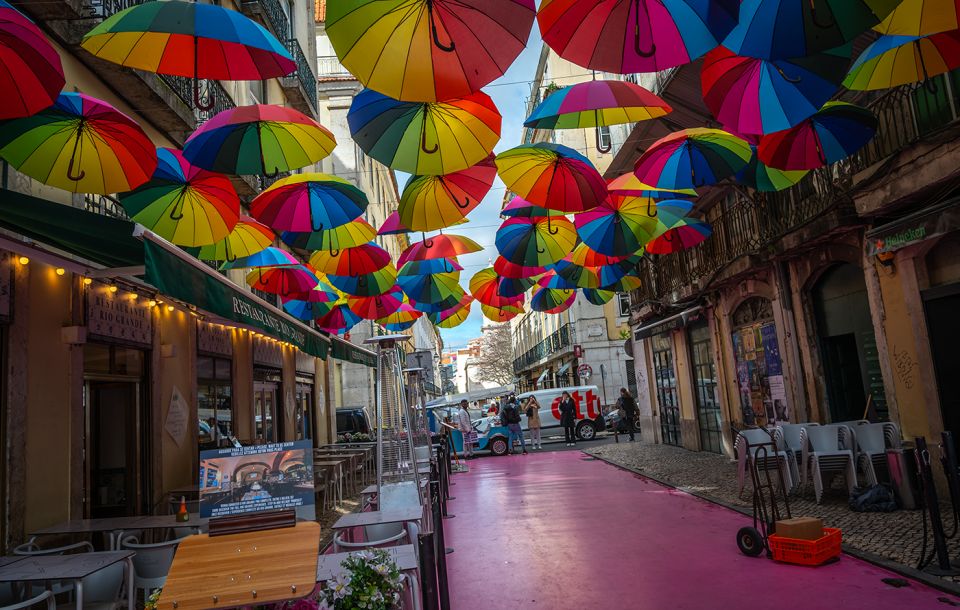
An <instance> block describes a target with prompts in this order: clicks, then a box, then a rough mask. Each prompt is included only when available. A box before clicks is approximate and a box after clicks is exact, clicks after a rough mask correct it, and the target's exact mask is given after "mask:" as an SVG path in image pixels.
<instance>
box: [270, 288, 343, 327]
mask: <svg viewBox="0 0 960 610" xmlns="http://www.w3.org/2000/svg"><path fill="white" fill-rule="evenodd" d="M280 300H281V301H283V309H284V311H286V312H287V313H288V314H290V315H291V316H293V317H295V318H297V319H298V320H303V321H305V322H309V321H310V320H314V319H316V318H319V317H321V316H325V315H327V314H328V313H330V311H331V310H332V309H333V307H334V303H335V302H336V301H337V297H336V295H334V299H333V301H329V302H319V301H303V300H300V299H292V298H281V299H280Z"/></svg>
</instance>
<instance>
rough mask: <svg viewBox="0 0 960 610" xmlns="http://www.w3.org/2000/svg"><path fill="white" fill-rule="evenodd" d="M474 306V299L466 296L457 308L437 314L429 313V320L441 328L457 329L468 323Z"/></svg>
mask: <svg viewBox="0 0 960 610" xmlns="http://www.w3.org/2000/svg"><path fill="white" fill-rule="evenodd" d="M472 304H473V297H472V296H470V295H469V294H464V295H463V298H462V299H460V302H458V303H457V304H456V305H455V306H453V307H451V308H450V309H445V310H443V311H439V312H436V313H428V314H427V318H428V319H429V320H430V321H431V322H432V323H433V324H435V325H436V326H438V327H440V328H455V327H457V326H460V325H461V324H463V323H464V321H466V319H467V316H469V315H470V306H471V305H472Z"/></svg>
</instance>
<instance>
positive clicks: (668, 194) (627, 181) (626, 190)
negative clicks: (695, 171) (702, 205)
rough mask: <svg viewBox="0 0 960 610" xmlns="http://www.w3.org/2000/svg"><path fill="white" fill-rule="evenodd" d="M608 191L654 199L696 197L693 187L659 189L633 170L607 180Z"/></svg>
mask: <svg viewBox="0 0 960 610" xmlns="http://www.w3.org/2000/svg"><path fill="white" fill-rule="evenodd" d="M607 191H608V192H609V193H610V194H611V195H621V196H632V197H653V198H654V199H672V198H674V197H696V196H697V191H695V190H693V189H657V188H654V187H652V186H650V185H649V184H644V183H642V182H640V179H639V178H637V175H636V174H634V173H633V172H630V173H629V174H623V175H622V176H617V177H616V178H614V179H612V180H610V181H609V182H607Z"/></svg>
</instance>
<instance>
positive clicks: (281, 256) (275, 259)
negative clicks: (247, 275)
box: [220, 246, 300, 270]
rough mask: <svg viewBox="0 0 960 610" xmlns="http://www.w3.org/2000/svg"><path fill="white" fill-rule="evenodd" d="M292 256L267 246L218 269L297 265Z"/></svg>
mask: <svg viewBox="0 0 960 610" xmlns="http://www.w3.org/2000/svg"><path fill="white" fill-rule="evenodd" d="M299 264H300V261H298V260H297V259H296V258H294V256H293V255H292V254H290V253H289V252H287V251H286V250H281V249H280V248H274V247H273V246H269V247H267V248H263V249H262V250H258V251H257V252H254V253H253V254H251V255H249V256H243V257H239V258H235V259H233V260H232V261H227V262H225V263H224V264H222V265H220V269H223V270H226V269H247V268H250V267H275V266H278V265H299Z"/></svg>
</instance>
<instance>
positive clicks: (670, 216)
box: [654, 199, 693, 237]
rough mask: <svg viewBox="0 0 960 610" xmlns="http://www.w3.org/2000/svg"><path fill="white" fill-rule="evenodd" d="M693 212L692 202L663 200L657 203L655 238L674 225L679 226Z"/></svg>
mask: <svg viewBox="0 0 960 610" xmlns="http://www.w3.org/2000/svg"><path fill="white" fill-rule="evenodd" d="M692 211H693V202H692V201H685V200H683V199H665V200H663V201H658V202H657V229H656V231H654V234H655V235H656V236H658V237H659V236H660V235H662V234H663V233H664V231H667V230H669V229H670V228H671V227H673V226H674V225H677V224H680V223H682V222H683V221H685V220H686V219H687V215H689V214H690V212H692Z"/></svg>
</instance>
